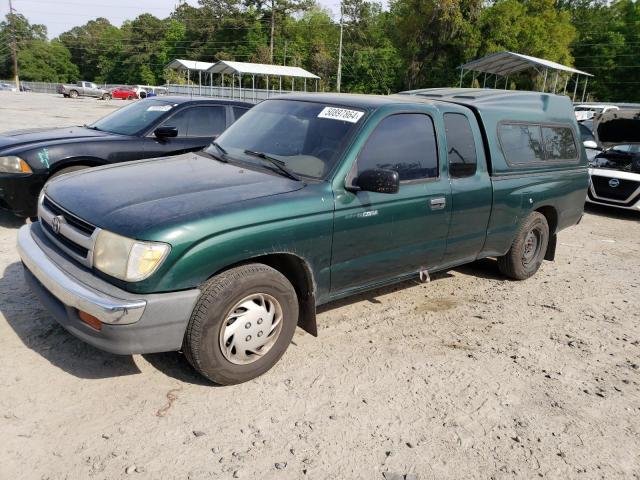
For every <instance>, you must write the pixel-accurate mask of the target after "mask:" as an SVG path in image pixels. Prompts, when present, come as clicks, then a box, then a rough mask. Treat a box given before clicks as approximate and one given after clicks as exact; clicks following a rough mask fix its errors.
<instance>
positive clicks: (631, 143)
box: [587, 111, 640, 211]
mask: <svg viewBox="0 0 640 480" xmlns="http://www.w3.org/2000/svg"><path fill="white" fill-rule="evenodd" d="M594 134H595V136H596V139H597V142H598V144H599V145H601V146H602V147H604V150H602V151H601V152H600V153H598V154H597V155H596V156H595V158H593V159H590V160H589V175H590V178H591V181H590V184H589V191H588V193H587V202H590V203H597V204H600V205H607V206H610V207H616V208H624V209H627V210H636V211H640V111H611V112H608V113H606V114H603V115H597V116H596V117H595V119H594Z"/></svg>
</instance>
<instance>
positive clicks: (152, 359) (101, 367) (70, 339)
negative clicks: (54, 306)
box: [0, 262, 209, 385]
mask: <svg viewBox="0 0 640 480" xmlns="http://www.w3.org/2000/svg"><path fill="white" fill-rule="evenodd" d="M0 312H2V315H3V316H4V318H5V319H6V321H7V323H8V324H9V326H10V327H11V328H12V329H13V331H14V332H16V334H17V335H18V337H19V338H20V340H21V341H22V343H23V344H24V345H25V346H26V347H27V348H29V349H31V350H33V351H34V352H36V353H37V354H39V355H40V356H41V357H42V358H44V359H45V360H46V361H48V362H49V363H51V364H52V365H55V366H56V367H58V368H60V369H61V370H64V371H65V372H67V373H69V374H71V375H73V376H75V377H78V378H83V379H101V378H112V377H120V376H125V375H135V374H138V373H141V372H140V369H139V368H138V366H137V365H136V364H135V362H134V360H133V357H132V356H131V355H114V354H111V353H108V352H103V351H102V350H98V349H97V348H94V347H92V346H91V345H88V344H86V343H84V342H83V341H81V340H78V339H77V338H76V337H74V336H73V335H71V334H70V333H69V332H67V331H66V330H65V329H64V328H63V327H61V326H60V325H59V324H58V323H57V322H56V321H55V320H54V319H53V317H52V316H51V315H50V314H49V313H48V312H47V311H46V310H45V309H44V308H43V307H42V306H41V304H40V302H39V301H38V299H37V297H36V296H35V295H34V294H33V293H31V291H30V289H29V287H28V286H27V285H26V283H25V281H24V276H23V267H22V264H21V263H19V262H15V263H12V264H11V265H9V266H7V267H6V268H5V270H4V272H3V275H2V278H0ZM144 358H145V359H146V360H147V361H148V362H149V363H150V364H151V365H152V366H153V367H154V368H156V369H158V370H159V371H161V372H162V373H164V374H165V375H167V376H169V377H172V378H175V379H177V380H180V381H183V382H187V383H194V384H198V385H209V384H208V383H207V381H206V380H204V379H203V378H201V377H200V376H199V375H198V374H197V373H196V372H195V371H194V370H193V368H191V366H190V365H189V363H188V362H187V361H186V359H185V358H184V357H183V356H182V355H181V354H179V353H177V352H169V353H158V354H148V355H144Z"/></svg>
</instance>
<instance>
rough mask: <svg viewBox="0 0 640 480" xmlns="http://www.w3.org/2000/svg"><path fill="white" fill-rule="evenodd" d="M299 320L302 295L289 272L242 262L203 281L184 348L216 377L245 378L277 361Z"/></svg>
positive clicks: (199, 367)
mask: <svg viewBox="0 0 640 480" xmlns="http://www.w3.org/2000/svg"><path fill="white" fill-rule="evenodd" d="M297 323H298V300H297V297H296V293H295V290H294V288H293V286H292V285H291V283H290V282H289V281H288V280H287V279H286V277H285V276H284V275H282V274H281V273H280V272H278V271H277V270H275V269H273V268H271V267H268V266H267V265H263V264H259V263H253V264H248V265H242V266H239V267H236V268H232V269H230V270H227V271H226V272H223V273H221V274H220V275H216V276H215V277H213V278H212V279H211V280H209V282H207V283H206V284H205V286H204V288H203V291H202V295H201V296H200V299H199V300H198V302H197V304H196V307H195V308H194V310H193V313H192V315H191V320H190V321H189V325H188V327H187V331H186V334H185V340H184V348H183V351H184V354H185V356H186V357H187V359H188V360H189V362H190V363H191V365H193V367H194V368H195V369H196V370H197V371H198V372H199V373H201V374H202V375H203V376H205V377H206V378H208V379H209V380H211V381H213V382H216V383H219V384H222V385H232V384H235V383H241V382H246V381H248V380H251V379H253V378H256V377H258V376H259V375H262V374H263V373H265V372H266V371H267V370H269V369H270V368H271V367H273V365H275V364H276V362H277V361H278V360H279V359H280V357H282V355H283V354H284V352H285V350H286V349H287V347H288V346H289V344H290V343H291V338H292V337H293V333H294V332H295V329H296V325H297Z"/></svg>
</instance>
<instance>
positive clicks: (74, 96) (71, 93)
mask: <svg viewBox="0 0 640 480" xmlns="http://www.w3.org/2000/svg"><path fill="white" fill-rule="evenodd" d="M69 96H70V97H71V98H78V91H77V90H70V91H69Z"/></svg>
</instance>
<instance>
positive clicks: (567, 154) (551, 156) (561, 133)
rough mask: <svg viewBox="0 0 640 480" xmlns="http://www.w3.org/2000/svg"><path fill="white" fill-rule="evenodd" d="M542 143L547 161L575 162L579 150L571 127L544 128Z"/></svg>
mask: <svg viewBox="0 0 640 480" xmlns="http://www.w3.org/2000/svg"><path fill="white" fill-rule="evenodd" d="M542 141H543V142H544V150H545V153H546V156H547V160H575V159H576V158H578V149H577V148H576V143H575V141H574V139H573V132H572V131H571V129H570V128H569V127H544V126H543V127H542Z"/></svg>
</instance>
